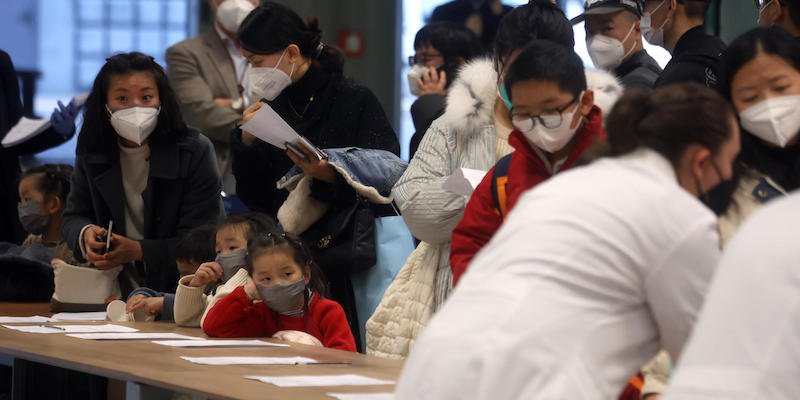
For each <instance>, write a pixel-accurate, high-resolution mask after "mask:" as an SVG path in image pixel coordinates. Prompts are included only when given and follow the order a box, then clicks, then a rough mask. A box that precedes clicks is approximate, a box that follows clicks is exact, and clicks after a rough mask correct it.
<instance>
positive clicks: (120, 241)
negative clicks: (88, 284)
mask: <svg viewBox="0 0 800 400" xmlns="http://www.w3.org/2000/svg"><path fill="white" fill-rule="evenodd" d="M100 257H103V259H102V260H99V261H97V262H96V263H94V266H95V267H97V269H100V270H103V269H110V268H114V267H116V266H117V265H121V264H125V263H128V262H131V261H139V260H141V259H142V257H143V255H142V244H141V243H139V242H138V241H136V240H132V239H128V238H126V237H125V236H122V235H117V234H114V233H112V234H111V251H109V252H108V253H106V254H103V255H102V256H100Z"/></svg>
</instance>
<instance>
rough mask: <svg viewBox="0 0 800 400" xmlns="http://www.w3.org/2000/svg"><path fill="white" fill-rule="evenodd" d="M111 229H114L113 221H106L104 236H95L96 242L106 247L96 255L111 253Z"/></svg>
mask: <svg viewBox="0 0 800 400" xmlns="http://www.w3.org/2000/svg"><path fill="white" fill-rule="evenodd" d="M113 227H114V221H108V229H106V234H105V235H99V236H96V238H95V240H97V241H98V242H106V247H105V248H104V249H102V250H100V252H98V254H100V255H103V254H106V253H108V252H109V251H111V229H112V228H113Z"/></svg>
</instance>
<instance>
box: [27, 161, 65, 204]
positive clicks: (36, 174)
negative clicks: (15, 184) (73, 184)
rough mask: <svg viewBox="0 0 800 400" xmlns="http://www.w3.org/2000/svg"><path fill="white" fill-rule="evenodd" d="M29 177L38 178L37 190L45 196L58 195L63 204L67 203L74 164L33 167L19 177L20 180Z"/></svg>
mask: <svg viewBox="0 0 800 400" xmlns="http://www.w3.org/2000/svg"><path fill="white" fill-rule="evenodd" d="M27 177H33V178H36V190H38V191H40V192H42V194H44V195H45V196H58V198H59V199H61V204H63V205H66V204H67V195H68V194H69V189H70V178H71V177H72V166H71V165H67V164H45V165H40V166H38V167H34V168H31V169H29V170H27V171H25V172H24V173H22V175H20V177H19V181H20V182H22V180H23V179H25V178H27Z"/></svg>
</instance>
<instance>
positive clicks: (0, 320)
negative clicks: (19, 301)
mask: <svg viewBox="0 0 800 400" xmlns="http://www.w3.org/2000/svg"><path fill="white" fill-rule="evenodd" d="M50 321H52V319H50V318H47V317H42V316H40V315H35V316H33V317H0V324H18V323H33V322H50Z"/></svg>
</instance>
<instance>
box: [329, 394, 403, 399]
mask: <svg viewBox="0 0 800 400" xmlns="http://www.w3.org/2000/svg"><path fill="white" fill-rule="evenodd" d="M325 395H326V396H329V397H333V398H335V399H338V400H394V393H325Z"/></svg>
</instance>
